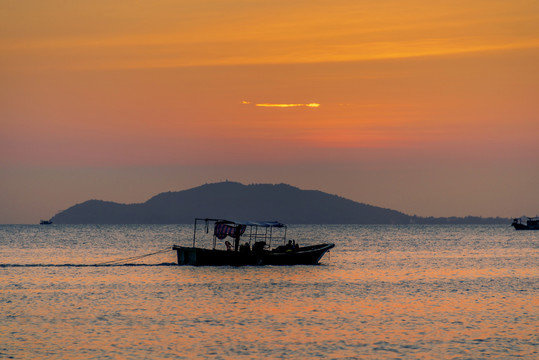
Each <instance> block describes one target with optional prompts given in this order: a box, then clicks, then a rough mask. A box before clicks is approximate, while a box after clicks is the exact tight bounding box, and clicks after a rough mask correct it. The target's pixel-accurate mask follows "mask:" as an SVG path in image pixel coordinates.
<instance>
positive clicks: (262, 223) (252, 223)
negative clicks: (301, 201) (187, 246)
mask: <svg viewBox="0 0 539 360" xmlns="http://www.w3.org/2000/svg"><path fill="white" fill-rule="evenodd" d="M197 220H203V221H206V222H208V221H212V222H215V223H221V224H228V225H232V226H234V225H244V226H259V227H286V225H285V224H283V223H281V222H279V221H237V220H225V219H202V218H197V219H195V221H197Z"/></svg>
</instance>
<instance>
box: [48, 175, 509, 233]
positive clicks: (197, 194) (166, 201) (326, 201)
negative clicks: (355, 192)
mask: <svg viewBox="0 0 539 360" xmlns="http://www.w3.org/2000/svg"><path fill="white" fill-rule="evenodd" d="M195 217H201V218H207V217H210V218H226V219H238V220H253V219H254V220H279V221H282V222H284V223H288V224H410V223H419V224H421V223H432V224H440V223H442V224H448V223H451V224H458V223H461V224H464V223H474V224H478V223H506V222H507V221H508V219H501V218H487V219H485V218H481V217H467V218H422V217H417V216H410V215H406V214H404V213H402V212H399V211H396V210H391V209H384V208H380V207H376V206H372V205H367V204H362V203H358V202H355V201H352V200H349V199H345V198H343V197H340V196H337V195H331V194H327V193H324V192H322V191H317V190H301V189H299V188H297V187H294V186H290V185H287V184H278V185H273V184H252V185H243V184H241V183H237V182H230V181H226V182H220V183H213V184H206V185H202V186H198V187H195V188H192V189H188V190H183V191H177V192H165V193H161V194H159V195H156V196H154V197H152V198H151V199H149V200H148V201H146V202H144V203H138V204H119V203H115V202H110V201H102V200H89V201H85V202H83V203H81V204H77V205H74V206H72V207H70V208H68V209H67V210H64V211H61V212H59V213H58V214H56V215H55V216H53V217H52V219H51V221H52V222H53V223H55V224H190V223H192V222H193V219H194V218H195Z"/></svg>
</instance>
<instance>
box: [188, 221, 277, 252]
mask: <svg viewBox="0 0 539 360" xmlns="http://www.w3.org/2000/svg"><path fill="white" fill-rule="evenodd" d="M199 221H204V222H205V232H206V233H208V232H209V230H210V225H209V224H210V223H214V227H213V235H214V248H215V239H216V238H217V239H219V240H224V239H225V238H226V237H227V236H230V237H232V238H234V239H235V240H236V241H235V242H236V243H237V242H238V239H239V238H240V236H242V235H244V233H246V230H247V228H249V231H248V234H245V235H246V236H247V237H248V238H249V243H250V242H251V241H255V242H256V241H263V242H269V243H270V244H271V240H272V237H274V234H273V231H272V229H273V228H281V229H283V230H284V233H283V235H282V236H278V237H279V238H281V239H282V240H283V241H285V240H286V225H285V224H283V223H281V222H279V221H232V220H225V219H210V218H196V219H195V229H194V234H193V247H194V246H195V242H196V240H195V238H196V231H197V222H199ZM258 228H265V229H266V230H265V231H262V232H259V231H258V230H257V229H258ZM235 245H236V244H235ZM236 247H237V246H236Z"/></svg>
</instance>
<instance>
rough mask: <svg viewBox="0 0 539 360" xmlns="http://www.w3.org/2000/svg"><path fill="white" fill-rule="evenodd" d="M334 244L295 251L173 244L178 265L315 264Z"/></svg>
mask: <svg viewBox="0 0 539 360" xmlns="http://www.w3.org/2000/svg"><path fill="white" fill-rule="evenodd" d="M334 246H335V245H334V244H320V245H313V246H307V247H304V248H301V249H299V250H295V251H265V250H264V251H261V252H252V251H250V252H239V251H225V250H210V249H202V248H197V247H183V246H176V245H175V246H173V249H174V250H176V252H177V256H178V265H193V266H245V265H316V264H318V263H319V262H320V259H321V258H322V257H323V256H324V254H325V253H326V252H327V251H328V250H330V249H332V248H333V247H334Z"/></svg>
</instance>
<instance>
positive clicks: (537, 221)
mask: <svg viewBox="0 0 539 360" xmlns="http://www.w3.org/2000/svg"><path fill="white" fill-rule="evenodd" d="M511 226H513V227H514V228H515V230H539V217H538V216H536V217H534V218H529V217H526V224H524V222H523V220H522V218H516V219H513V223H512V224H511Z"/></svg>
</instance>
